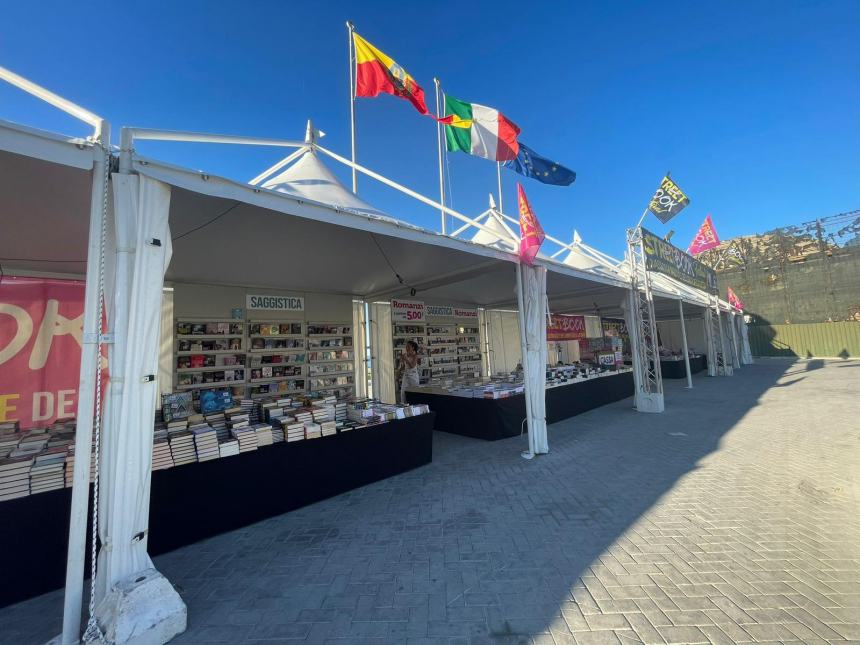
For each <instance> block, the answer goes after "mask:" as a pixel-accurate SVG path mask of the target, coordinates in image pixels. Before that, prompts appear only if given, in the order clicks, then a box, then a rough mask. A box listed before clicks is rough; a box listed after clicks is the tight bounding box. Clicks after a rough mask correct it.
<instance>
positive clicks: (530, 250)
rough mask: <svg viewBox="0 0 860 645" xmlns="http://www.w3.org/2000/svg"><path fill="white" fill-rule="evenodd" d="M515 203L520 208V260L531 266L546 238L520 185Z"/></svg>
mask: <svg viewBox="0 0 860 645" xmlns="http://www.w3.org/2000/svg"><path fill="white" fill-rule="evenodd" d="M517 202H518V203H519V207H520V260H521V261H522V262H524V263H525V264H528V265H529V266H531V265H532V264H534V260H535V257H536V256H537V254H538V251H539V250H540V245H541V244H543V241H544V238H545V237H546V236H545V235H544V232H543V228H541V225H540V222H538V219H537V217H536V216H535V213H534V211H533V210H532V206H531V204H529V200H528V198H527V197H526V191H524V190H523V187H522V185H521V184H517Z"/></svg>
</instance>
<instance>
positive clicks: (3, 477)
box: [0, 455, 33, 501]
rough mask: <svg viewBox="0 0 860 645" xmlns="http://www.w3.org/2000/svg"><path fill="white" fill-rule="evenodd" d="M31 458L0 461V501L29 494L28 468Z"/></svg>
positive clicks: (29, 456) (30, 456) (26, 456)
mask: <svg viewBox="0 0 860 645" xmlns="http://www.w3.org/2000/svg"><path fill="white" fill-rule="evenodd" d="M32 465H33V456H32V455H25V456H23V457H5V458H3V459H0V501H5V500H7V499H15V498H16V497H26V496H27V495H29V494H30V467H31V466H32Z"/></svg>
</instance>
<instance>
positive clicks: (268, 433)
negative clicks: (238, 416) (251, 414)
mask: <svg viewBox="0 0 860 645" xmlns="http://www.w3.org/2000/svg"><path fill="white" fill-rule="evenodd" d="M251 429H253V430H254V432H256V433H257V445H258V446H271V445H272V443H274V440H273V438H272V426H271V425H269V424H268V423H257V424H254V425H252V426H251Z"/></svg>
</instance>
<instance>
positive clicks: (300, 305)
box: [245, 293, 305, 311]
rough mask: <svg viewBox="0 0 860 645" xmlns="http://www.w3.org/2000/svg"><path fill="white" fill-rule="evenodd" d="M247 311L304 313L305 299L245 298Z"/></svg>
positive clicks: (294, 297) (276, 297) (252, 296)
mask: <svg viewBox="0 0 860 645" xmlns="http://www.w3.org/2000/svg"><path fill="white" fill-rule="evenodd" d="M245 308H246V309H257V310H260V309H263V310H266V311H304V310H305V299H304V298H303V297H301V296H268V295H252V294H250V293H249V294H248V295H247V296H246V297H245Z"/></svg>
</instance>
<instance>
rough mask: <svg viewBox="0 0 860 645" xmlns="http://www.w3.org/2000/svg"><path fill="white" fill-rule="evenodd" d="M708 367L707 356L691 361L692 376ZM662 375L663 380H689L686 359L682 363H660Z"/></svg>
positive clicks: (697, 357)
mask: <svg viewBox="0 0 860 645" xmlns="http://www.w3.org/2000/svg"><path fill="white" fill-rule="evenodd" d="M707 366H708V359H707V357H706V356H704V355H702V356H696V357H694V358H691V359H690V374H696V373H698V372H701V371H702V370H703V369H705V368H706V367H707ZM660 373H661V374H662V375H663V378H687V367H686V365H684V359H683V358H682V359H681V360H680V361H663V360H661V361H660Z"/></svg>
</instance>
